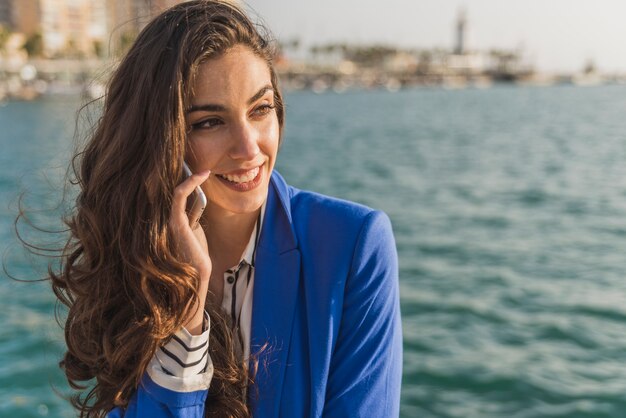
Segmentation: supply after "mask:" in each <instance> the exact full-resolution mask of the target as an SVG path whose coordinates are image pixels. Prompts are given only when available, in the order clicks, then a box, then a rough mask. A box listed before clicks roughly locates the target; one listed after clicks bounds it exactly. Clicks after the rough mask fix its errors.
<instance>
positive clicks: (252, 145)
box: [230, 121, 260, 160]
mask: <svg viewBox="0 0 626 418" xmlns="http://www.w3.org/2000/svg"><path fill="white" fill-rule="evenodd" d="M259 139H260V135H259V131H258V129H256V128H255V126H254V125H253V124H252V123H250V122H249V121H246V122H242V123H240V124H238V125H237V127H236V129H235V132H233V143H232V147H231V150H230V156H231V158H233V159H235V160H252V159H254V157H256V156H257V154H258V153H259V152H260V149H259Z"/></svg>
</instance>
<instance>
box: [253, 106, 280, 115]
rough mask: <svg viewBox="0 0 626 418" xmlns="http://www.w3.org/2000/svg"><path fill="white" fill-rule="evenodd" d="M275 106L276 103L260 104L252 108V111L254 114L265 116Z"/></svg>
mask: <svg viewBox="0 0 626 418" xmlns="http://www.w3.org/2000/svg"><path fill="white" fill-rule="evenodd" d="M275 108H276V105H273V104H262V105H261V106H259V107H257V108H256V109H254V112H253V113H254V115H255V116H265V115H267V114H268V113H270V112H271V111H272V110H273V109H275Z"/></svg>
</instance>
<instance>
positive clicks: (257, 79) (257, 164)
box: [185, 45, 280, 216]
mask: <svg viewBox="0 0 626 418" xmlns="http://www.w3.org/2000/svg"><path fill="white" fill-rule="evenodd" d="M274 106H275V104H274V90H273V87H272V82H271V75H270V70H269V68H268V65H267V63H266V62H265V61H264V60H263V59H262V58H260V57H258V56H257V55H255V54H254V53H253V52H252V51H251V50H250V49H249V48H247V47H245V46H241V45H237V46H235V47H233V48H231V49H229V50H228V51H227V52H226V53H224V54H222V55H220V56H218V57H216V58H213V59H210V60H208V61H206V62H205V63H203V64H202V65H201V66H200V67H199V69H198V73H197V75H196V77H195V81H194V83H193V96H192V99H191V109H190V110H189V112H188V113H187V126H188V128H189V132H190V133H189V136H188V148H187V150H186V158H185V160H186V161H187V163H188V164H189V166H190V168H191V170H192V171H193V172H200V171H204V170H207V169H210V170H211V176H210V177H209V179H208V180H207V181H206V182H205V183H204V184H203V185H202V190H204V192H205V194H206V196H207V200H208V206H207V215H209V216H211V214H218V213H221V214H224V213H225V212H227V213H250V212H254V211H256V210H257V209H259V208H260V207H261V205H262V204H263V202H265V199H266V197H267V189H268V185H269V179H270V174H271V173H272V170H273V168H274V163H275V161H276V154H277V152H278V140H279V135H280V129H279V124H278V118H277V116H276V111H275V109H274Z"/></svg>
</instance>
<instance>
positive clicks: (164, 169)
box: [49, 0, 284, 417]
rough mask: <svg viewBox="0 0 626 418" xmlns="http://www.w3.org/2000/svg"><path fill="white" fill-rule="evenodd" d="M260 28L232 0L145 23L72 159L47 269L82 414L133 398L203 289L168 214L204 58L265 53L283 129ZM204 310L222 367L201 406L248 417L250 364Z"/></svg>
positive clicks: (201, 0)
mask: <svg viewBox="0 0 626 418" xmlns="http://www.w3.org/2000/svg"><path fill="white" fill-rule="evenodd" d="M262 30H263V29H262V27H261V26H259V25H256V24H255V23H253V22H252V21H251V20H250V19H249V18H248V17H247V16H246V14H245V13H244V12H243V11H242V10H241V9H240V8H238V7H237V6H235V5H233V4H232V3H229V2H226V1H214V0H196V1H189V2H184V3H181V4H178V5H176V6H174V7H172V8H170V9H168V10H166V11H165V12H163V13H162V14H161V15H159V16H157V17H156V18H155V19H154V20H153V21H152V22H151V23H149V24H148V25H147V26H146V28H145V29H144V30H143V31H142V32H141V33H140V34H139V36H138V38H137V40H136V41H135V43H134V45H133V46H132V47H131V48H130V50H129V52H128V53H127V55H126V56H125V57H124V58H123V60H122V62H121V63H120V65H119V67H118V68H117V70H116V71H115V72H114V74H113V76H112V78H111V79H110V81H109V84H108V88H107V93H106V96H105V101H104V108H103V111H102V116H101V118H100V119H99V121H98V122H97V124H96V126H95V128H94V130H93V134H92V135H91V136H90V137H89V138H88V141H87V143H86V146H85V147H84V149H83V150H82V151H81V152H79V153H78V154H77V155H76V157H75V160H74V165H73V167H74V173H75V176H76V182H77V184H78V186H79V195H78V197H77V199H76V204H75V208H74V209H73V211H72V213H71V214H70V215H69V216H68V217H67V218H66V219H65V222H66V223H67V225H68V226H69V230H70V239H69V241H68V243H67V245H66V246H65V248H64V252H63V257H62V263H61V266H60V268H59V269H58V270H56V271H55V269H53V268H52V267H51V268H50V270H49V271H50V273H49V274H50V278H51V280H52V288H53V290H54V293H55V294H56V296H57V297H58V298H59V300H60V301H61V303H63V304H64V305H66V306H67V307H68V308H69V309H68V314H67V320H66V322H65V339H66V342H67V352H66V354H65V356H64V358H63V360H62V361H61V367H62V368H63V369H64V371H65V373H66V375H67V379H68V381H69V383H70V385H71V386H72V387H73V388H75V389H79V390H82V391H83V393H80V392H79V394H78V395H76V396H74V397H73V399H72V403H73V404H74V406H75V407H76V408H77V409H78V410H79V412H80V416H81V417H100V416H104V415H105V414H106V413H107V412H108V411H109V410H110V409H112V408H113V407H114V406H122V407H124V406H126V405H127V404H128V401H129V399H130V397H131V395H132V394H133V392H134V391H135V390H136V388H137V386H138V385H139V383H140V379H141V377H142V375H143V373H144V371H145V370H146V367H147V365H148V362H149V361H150V359H151V358H152V356H153V355H154V353H155V351H156V350H157V348H158V347H159V346H161V345H162V344H164V343H165V342H167V341H168V338H170V337H171V335H172V334H173V333H174V332H175V331H176V330H178V329H179V328H180V327H181V326H182V322H183V320H184V318H186V317H187V316H188V314H189V313H190V310H191V309H192V306H193V300H194V298H196V297H197V293H196V290H195V289H196V288H197V285H198V280H199V277H198V274H197V272H196V271H195V270H194V269H193V268H192V267H191V266H190V265H188V264H186V263H184V262H182V261H180V258H179V257H178V254H177V250H176V248H175V245H174V244H173V240H172V239H171V237H170V235H169V234H170V231H169V230H168V220H169V217H170V208H171V203H172V196H173V192H174V189H175V187H176V186H177V185H178V183H179V182H180V181H181V176H182V161H183V156H184V153H185V147H186V121H185V111H186V110H187V109H188V108H189V106H190V97H191V91H190V86H191V84H192V80H193V77H194V75H195V74H196V70H197V68H198V66H199V65H200V64H201V63H202V62H204V61H205V60H207V59H210V58H212V57H215V56H218V55H220V54H222V53H224V52H225V51H227V50H228V49H229V48H231V47H233V46H235V45H245V46H247V47H248V48H250V49H251V50H252V51H253V52H254V53H255V54H257V55H258V56H259V57H261V58H263V59H265V60H266V62H267V65H268V67H269V69H270V72H271V79H272V84H273V87H274V92H275V93H274V94H275V103H276V113H277V117H278V121H279V124H280V127H281V129H282V126H283V119H284V107H283V101H282V97H281V94H280V90H279V88H278V80H277V76H276V73H275V71H274V67H273V65H272V59H273V57H274V49H273V46H272V43H271V42H270V40H269V38H268V37H267V35H266V33H267V32H264V33H261V31H262ZM207 309H208V310H209V314H210V315H211V321H212V328H211V337H210V338H211V341H210V347H211V352H210V355H211V357H212V360H213V363H214V366H215V373H214V377H213V381H212V383H211V389H210V392H209V397H208V400H207V407H206V416H234V417H245V416H249V415H250V412H249V410H248V408H247V406H246V403H245V399H243V396H242V393H243V391H244V390H245V387H246V386H247V385H248V383H249V375H251V374H252V373H250V374H249V373H247V371H246V368H245V367H244V366H242V365H241V364H240V363H241V358H239V357H238V356H237V355H236V354H235V352H236V350H235V349H234V341H233V332H232V331H230V327H229V326H228V324H227V323H226V322H225V321H226V320H225V319H224V318H223V317H222V315H220V312H219V309H218V308H217V307H213V306H211V305H210V304H207ZM92 379H94V380H93V381H91V380H92ZM89 381H91V382H89ZM94 382H95V385H93V386H90V384H91V383H94ZM87 388H89V389H90V390H88V391H87V390H86V389H87ZM85 392H86V393H85Z"/></svg>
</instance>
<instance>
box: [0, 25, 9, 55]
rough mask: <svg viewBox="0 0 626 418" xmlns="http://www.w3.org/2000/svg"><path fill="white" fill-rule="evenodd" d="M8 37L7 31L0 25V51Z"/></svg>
mask: <svg viewBox="0 0 626 418" xmlns="http://www.w3.org/2000/svg"><path fill="white" fill-rule="evenodd" d="M9 36H11V32H10V31H9V29H7V28H5V27H4V26H2V25H0V51H4V45H5V44H6V43H7V40H8V39H9Z"/></svg>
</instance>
